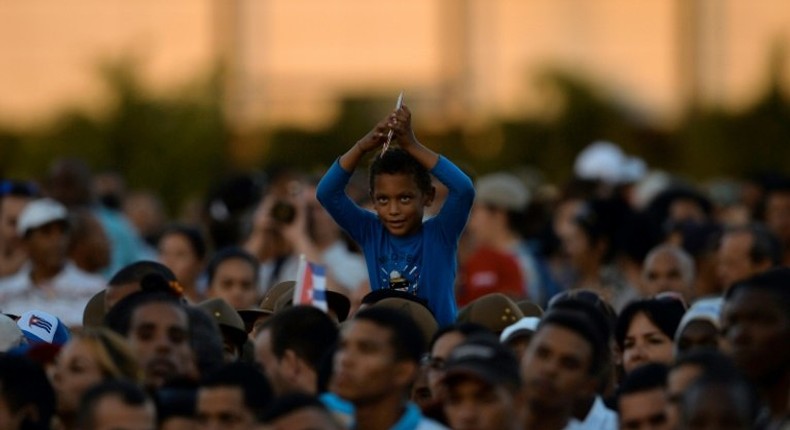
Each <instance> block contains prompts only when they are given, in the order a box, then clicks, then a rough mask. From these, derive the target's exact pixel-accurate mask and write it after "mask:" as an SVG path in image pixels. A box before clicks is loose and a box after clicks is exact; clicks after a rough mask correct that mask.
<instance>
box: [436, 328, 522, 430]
mask: <svg viewBox="0 0 790 430" xmlns="http://www.w3.org/2000/svg"><path fill="white" fill-rule="evenodd" d="M441 383H442V385H443V386H444V388H445V391H446V392H445V396H444V400H443V403H444V412H445V415H446V417H447V420H448V424H449V426H450V427H451V428H453V429H458V430H466V429H480V430H499V429H507V428H510V429H515V428H520V427H522V425H521V423H519V422H518V420H517V419H515V417H516V416H517V415H518V413H517V411H518V410H519V409H520V403H521V378H520V376H519V363H518V360H517V359H516V356H515V355H513V353H512V352H511V351H510V350H509V349H508V348H507V347H506V346H504V345H502V344H500V343H499V342H498V341H497V339H496V338H490V337H477V336H474V335H473V336H471V337H470V338H469V339H468V340H467V341H465V342H464V343H462V344H460V345H458V346H457V347H456V348H455V349H453V351H452V352H451V353H450V356H449V358H448V360H447V366H446V373H445V376H444V377H443V378H442V381H441Z"/></svg>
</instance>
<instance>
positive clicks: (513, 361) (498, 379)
mask: <svg viewBox="0 0 790 430" xmlns="http://www.w3.org/2000/svg"><path fill="white" fill-rule="evenodd" d="M462 376H472V377H475V378H477V379H480V380H481V381H483V382H486V383H488V384H490V385H510V386H513V387H518V386H520V385H521V379H520V376H519V363H518V359H517V358H516V356H515V355H514V354H513V352H511V351H510V349H509V348H507V347H506V346H504V345H502V344H501V343H499V342H496V341H495V340H492V339H487V338H485V337H476V336H472V337H470V338H468V339H467V340H466V341H464V342H463V343H462V344H460V345H458V346H457V347H455V349H453V351H452V352H451V353H450V356H449V357H447V363H446V364H445V375H444V378H443V379H442V382H443V383H444V384H445V385H448V384H450V383H452V381H453V380H455V379H456V378H458V377H462Z"/></svg>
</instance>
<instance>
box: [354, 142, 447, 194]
mask: <svg viewBox="0 0 790 430" xmlns="http://www.w3.org/2000/svg"><path fill="white" fill-rule="evenodd" d="M381 174H389V175H397V174H402V175H409V176H411V177H412V178H413V179H414V182H415V183H416V184H417V188H419V189H420V191H422V192H423V194H430V193H431V192H432V190H433V185H432V184H431V175H430V173H429V172H428V169H426V168H425V166H423V165H422V164H420V162H419V161H417V159H416V158H414V157H412V156H411V154H409V153H408V152H406V151H404V150H403V149H401V148H390V149H389V150H388V151H387V152H385V153H384V154H382V156H380V157H374V158H373V163H371V165H370V178H369V180H370V192H371V194H372V193H373V191H374V189H375V182H376V177H377V176H379V175H381Z"/></svg>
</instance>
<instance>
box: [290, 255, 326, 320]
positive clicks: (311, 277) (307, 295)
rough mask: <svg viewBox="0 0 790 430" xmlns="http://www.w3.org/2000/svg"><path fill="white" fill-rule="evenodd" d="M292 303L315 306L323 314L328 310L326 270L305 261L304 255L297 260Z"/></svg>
mask: <svg viewBox="0 0 790 430" xmlns="http://www.w3.org/2000/svg"><path fill="white" fill-rule="evenodd" d="M293 303H294V305H309V306H315V307H317V308H318V309H321V310H322V311H324V312H326V311H327V310H329V305H328V303H327V301H326V269H325V268H324V266H321V265H319V264H316V263H311V262H309V261H307V260H306V259H305V258H304V255H302V256H301V257H300V258H299V269H298V271H297V275H296V287H295V288H294V300H293Z"/></svg>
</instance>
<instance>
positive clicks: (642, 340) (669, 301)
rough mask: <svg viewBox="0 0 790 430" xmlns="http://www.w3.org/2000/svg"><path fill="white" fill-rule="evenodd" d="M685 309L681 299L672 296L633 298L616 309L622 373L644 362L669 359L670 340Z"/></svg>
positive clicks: (616, 338) (671, 354)
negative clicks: (621, 309)
mask: <svg viewBox="0 0 790 430" xmlns="http://www.w3.org/2000/svg"><path fill="white" fill-rule="evenodd" d="M685 312H686V308H685V305H684V304H683V302H682V301H681V300H680V299H677V298H672V297H665V298H655V299H643V300H637V301H634V302H631V303H630V304H629V305H628V306H626V307H625V308H624V309H623V311H622V312H620V315H619V316H618V317H617V325H616V326H615V340H616V341H617V345H618V346H619V347H620V351H622V354H623V355H622V358H623V367H624V369H625V372H626V373H628V372H631V371H632V370H634V369H635V368H636V367H637V366H641V365H643V364H645V363H664V364H667V365H668V364H671V363H672V358H673V353H674V344H673V343H672V340H673V339H674V338H675V331H677V328H678V325H679V324H680V320H681V318H683V314H684V313H685Z"/></svg>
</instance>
